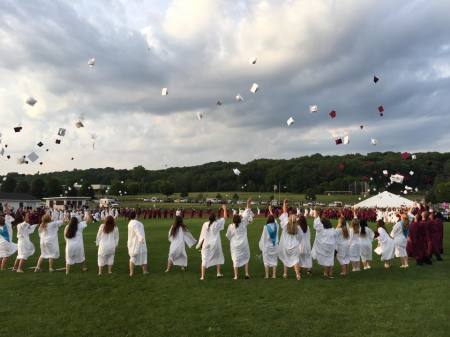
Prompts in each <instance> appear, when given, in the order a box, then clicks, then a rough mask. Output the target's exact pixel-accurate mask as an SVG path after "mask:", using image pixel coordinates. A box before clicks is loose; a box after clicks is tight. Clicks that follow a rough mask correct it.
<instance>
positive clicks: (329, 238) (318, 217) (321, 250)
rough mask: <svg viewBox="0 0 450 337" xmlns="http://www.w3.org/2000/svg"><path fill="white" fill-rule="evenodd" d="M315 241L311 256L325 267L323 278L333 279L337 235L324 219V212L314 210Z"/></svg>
mask: <svg viewBox="0 0 450 337" xmlns="http://www.w3.org/2000/svg"><path fill="white" fill-rule="evenodd" d="M314 229H315V230H316V238H315V240H314V245H313V249H312V251H311V255H312V257H313V259H315V260H317V262H318V263H319V264H320V265H321V266H323V268H324V270H323V276H324V277H326V278H333V266H334V251H335V249H336V234H335V230H334V228H333V227H332V226H331V222H330V220H328V219H327V218H324V217H322V212H321V211H318V210H314Z"/></svg>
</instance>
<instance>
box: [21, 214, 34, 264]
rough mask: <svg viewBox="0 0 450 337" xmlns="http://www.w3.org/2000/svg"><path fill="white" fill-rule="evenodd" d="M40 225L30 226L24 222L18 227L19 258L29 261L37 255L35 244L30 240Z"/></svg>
mask: <svg viewBox="0 0 450 337" xmlns="http://www.w3.org/2000/svg"><path fill="white" fill-rule="evenodd" d="M37 226H38V225H30V224H29V223H26V222H22V223H21V224H18V225H17V258H18V259H24V260H26V259H28V258H29V257H30V256H32V255H33V254H34V253H35V248H34V244H33V242H31V240H30V234H32V233H33V232H34V230H35V229H36V227H37Z"/></svg>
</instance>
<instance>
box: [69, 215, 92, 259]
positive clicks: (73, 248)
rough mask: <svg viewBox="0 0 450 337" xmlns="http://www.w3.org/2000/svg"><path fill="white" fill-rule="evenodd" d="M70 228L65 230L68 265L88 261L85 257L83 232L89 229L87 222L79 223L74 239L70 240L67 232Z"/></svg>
mask: <svg viewBox="0 0 450 337" xmlns="http://www.w3.org/2000/svg"><path fill="white" fill-rule="evenodd" d="M68 227H69V226H66V228H65V229H64V238H65V240H66V264H70V265H72V264H75V263H82V262H84V260H85V259H86V258H85V256H84V242H83V230H84V229H85V228H86V227H87V224H86V222H85V221H81V222H79V223H78V228H77V231H76V233H75V236H74V237H73V238H70V239H68V238H67V237H66V232H67V229H68Z"/></svg>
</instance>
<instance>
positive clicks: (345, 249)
mask: <svg viewBox="0 0 450 337" xmlns="http://www.w3.org/2000/svg"><path fill="white" fill-rule="evenodd" d="M335 234H336V259H337V260H338V262H339V264H340V265H341V275H342V276H346V275H347V274H348V272H349V264H350V234H349V231H348V228H347V222H346V221H345V218H344V216H342V215H341V216H340V217H339V219H338V223H337V225H336V231H335Z"/></svg>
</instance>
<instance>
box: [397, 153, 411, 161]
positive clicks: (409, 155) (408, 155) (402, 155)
mask: <svg viewBox="0 0 450 337" xmlns="http://www.w3.org/2000/svg"><path fill="white" fill-rule="evenodd" d="M400 156H401V157H402V158H403V159H404V160H407V159H409V158H410V157H411V154H410V153H408V152H402V153H401V154H400Z"/></svg>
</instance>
